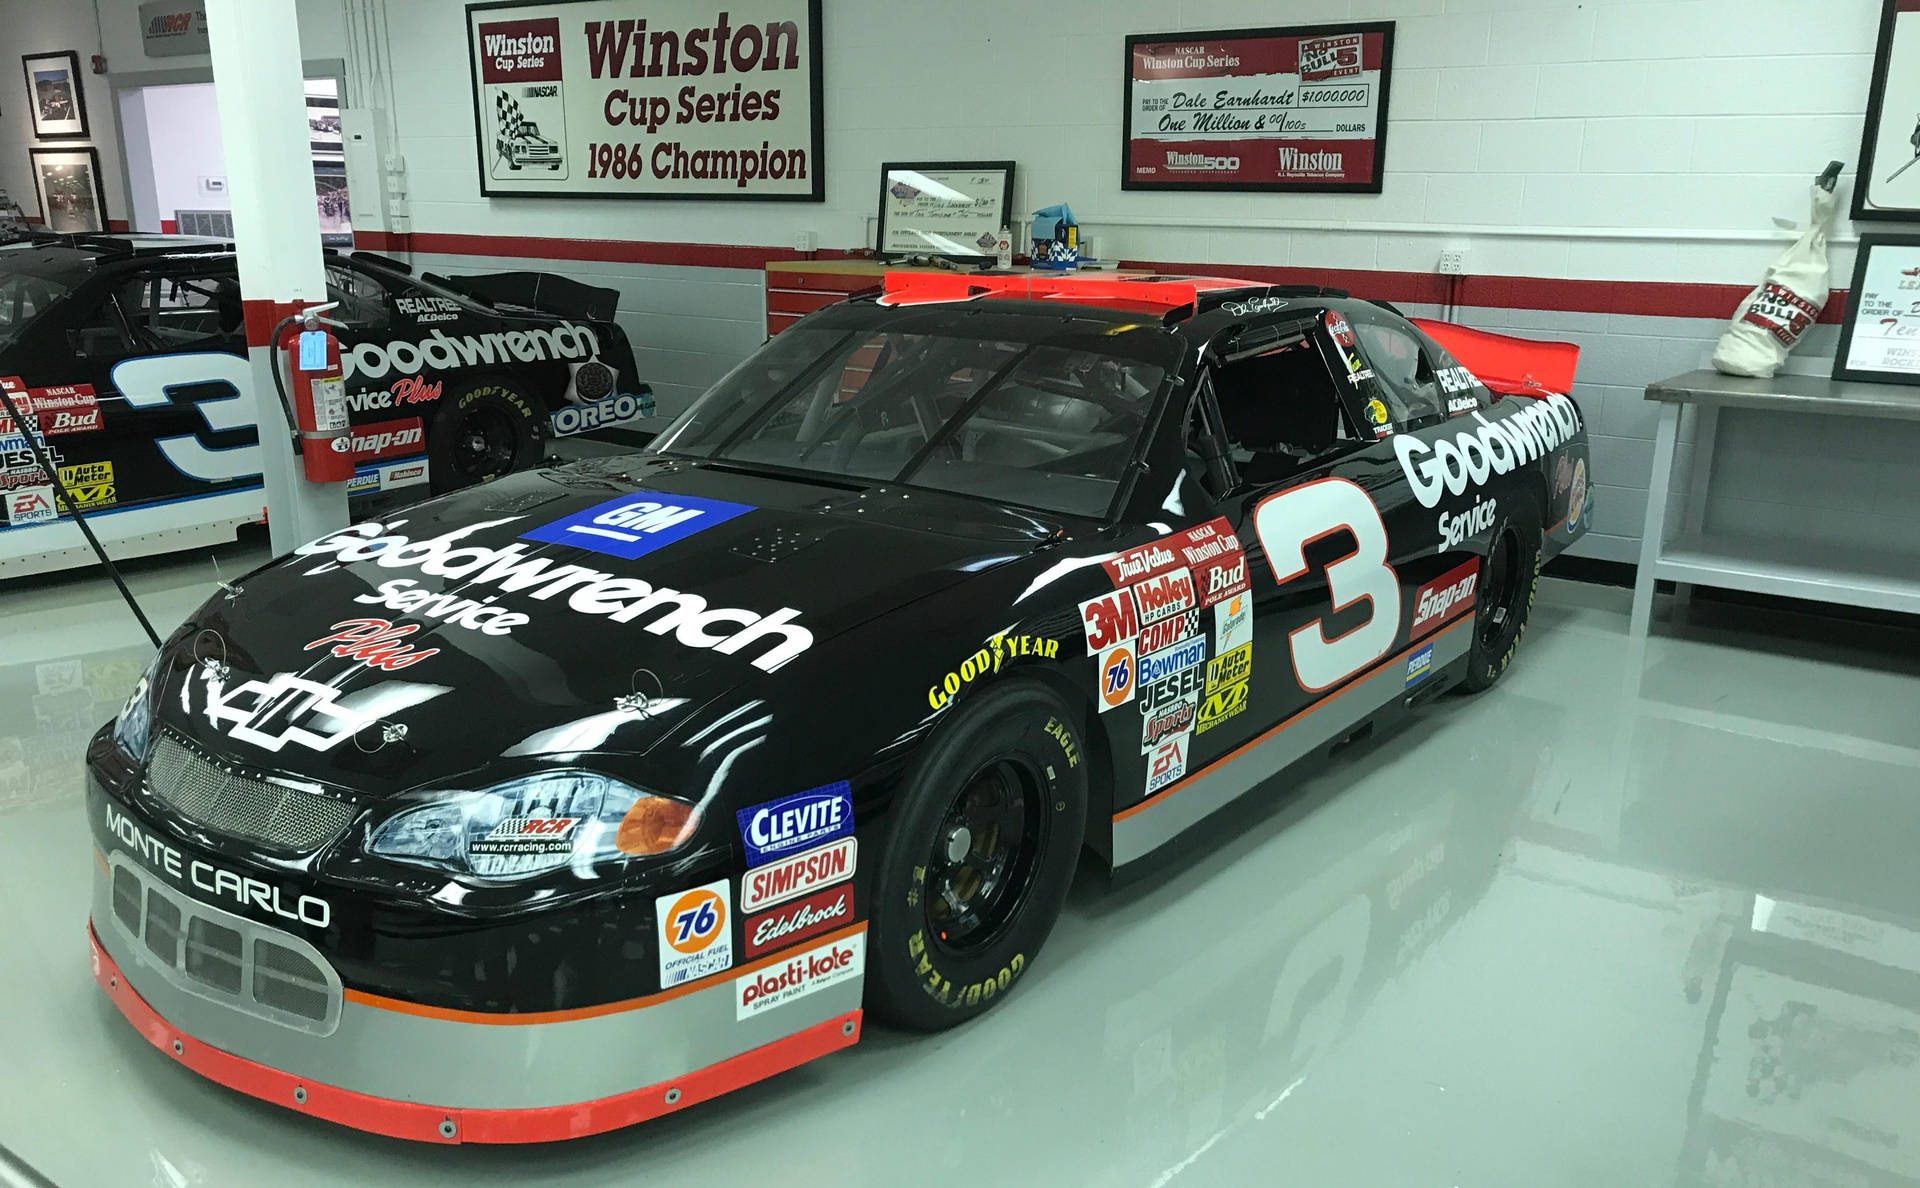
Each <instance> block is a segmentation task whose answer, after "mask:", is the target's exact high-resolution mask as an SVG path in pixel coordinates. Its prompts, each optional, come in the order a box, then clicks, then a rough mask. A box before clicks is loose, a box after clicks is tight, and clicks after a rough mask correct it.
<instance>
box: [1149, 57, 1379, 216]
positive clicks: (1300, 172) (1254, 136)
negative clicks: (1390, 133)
mask: <svg viewBox="0 0 1920 1188" xmlns="http://www.w3.org/2000/svg"><path fill="white" fill-rule="evenodd" d="M1393 28H1394V23H1393V22H1392V21H1378V22H1373V23H1369V24H1343V25H1302V26H1295V27H1291V28H1281V29H1216V30H1212V31H1209V32H1202V33H1142V34H1135V35H1133V36H1130V37H1128V38H1127V94H1126V103H1125V105H1124V106H1123V107H1122V109H1121V113H1122V119H1123V121H1124V123H1123V125H1122V128H1121V132H1120V139H1121V151H1122V153H1123V154H1124V160H1123V162H1122V164H1121V172H1120V188H1121V189H1123V190H1270V191H1276V192H1281V193H1301V192H1308V193H1311V192H1320V193H1345V194H1378V193H1379V192H1380V187H1381V179H1382V167H1383V165H1384V163H1385V160H1386V152H1387V91H1388V84H1389V82H1390V81H1391V79H1392V75H1393Z"/></svg>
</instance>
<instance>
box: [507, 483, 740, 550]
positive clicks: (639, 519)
mask: <svg viewBox="0 0 1920 1188" xmlns="http://www.w3.org/2000/svg"><path fill="white" fill-rule="evenodd" d="M752 510H753V508H751V507H749V506H747V505H746V504H744V503H728V502H726V501H724V500H720V499H701V498H698V497H696V496H693V495H668V494H663V493H660V492H656V491H635V492H634V493H633V494H631V495H622V496H621V497H620V498H618V499H609V500H607V501H606V502H605V503H596V504H594V505H593V506H592V507H589V508H585V509H583V510H581V511H577V512H575V513H573V514H572V515H570V516H565V517H562V518H561V519H558V520H555V521H553V522H552V523H550V524H542V525H540V526H539V527H538V528H535V529H532V530H531V531H528V532H522V533H521V534H520V539H522V540H544V541H547V542H549V543H552V544H565V545H572V546H574V547H575V548H580V549H588V550H591V551H592V552H595V553H605V554H607V555H608V556H611V557H621V558H624V559H626V560H628V561H632V560H634V559H636V558H639V557H644V556H646V555H647V554H648V553H651V552H653V551H654V550H655V549H663V548H665V547H667V546H668V545H670V544H673V543H675V542H676V541H682V540H685V539H686V538H687V537H689V536H692V535H694V534H695V533H697V532H704V531H706V530H707V529H709V528H712V527H714V526H715V525H717V524H724V523H726V522H727V521H728V520H731V519H733V518H734V517H735V516H744V515H746V514H747V513H748V512H750V511H752Z"/></svg>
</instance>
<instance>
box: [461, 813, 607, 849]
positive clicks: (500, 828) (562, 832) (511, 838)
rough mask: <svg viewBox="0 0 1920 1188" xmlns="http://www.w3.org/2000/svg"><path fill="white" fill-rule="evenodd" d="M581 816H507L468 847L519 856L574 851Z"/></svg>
mask: <svg viewBox="0 0 1920 1188" xmlns="http://www.w3.org/2000/svg"><path fill="white" fill-rule="evenodd" d="M580 821H581V818H579V817H504V818H502V819H501V820H500V822H499V823H498V824H496V825H495V826H494V827H493V828H492V829H491V830H490V831H488V833H487V835H486V836H485V837H479V838H475V839H474V840H473V841H472V843H470V844H469V845H468V847H467V849H468V851H469V852H471V853H474V854H490V855H496V856H499V857H513V858H519V857H524V856H526V855H529V854H532V855H549V854H571V853H572V852H573V841H574V833H575V831H576V829H577V828H578V826H579V824H580Z"/></svg>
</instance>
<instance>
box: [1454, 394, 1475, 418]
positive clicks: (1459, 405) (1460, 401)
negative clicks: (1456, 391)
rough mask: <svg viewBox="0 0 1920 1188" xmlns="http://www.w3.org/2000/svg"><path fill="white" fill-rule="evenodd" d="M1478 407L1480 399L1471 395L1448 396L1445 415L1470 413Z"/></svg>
mask: <svg viewBox="0 0 1920 1188" xmlns="http://www.w3.org/2000/svg"><path fill="white" fill-rule="evenodd" d="M1479 407H1480V401H1479V400H1478V399H1477V398H1475V397H1472V396H1449V397H1448V398H1447V415H1448V416H1450V417H1457V416H1459V415H1460V414H1461V413H1470V412H1472V411H1473V410H1474V409H1476V408H1479Z"/></svg>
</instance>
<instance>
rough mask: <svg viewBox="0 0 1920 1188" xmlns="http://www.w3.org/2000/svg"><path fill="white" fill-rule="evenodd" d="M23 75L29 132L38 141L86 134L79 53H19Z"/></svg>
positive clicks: (77, 138)
mask: <svg viewBox="0 0 1920 1188" xmlns="http://www.w3.org/2000/svg"><path fill="white" fill-rule="evenodd" d="M20 64H21V66H22V68H23V69H25V71H26V74H27V108H28V111H29V112H30V114H31V116H32V119H33V134H34V136H35V137H37V138H38V139H40V140H83V139H85V138H86V135H87V93H86V89H85V88H84V87H82V86H81V85H80V55H79V54H77V53H75V52H74V51H72V50H61V51H60V52H58V53H53V54H22V55H20Z"/></svg>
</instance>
